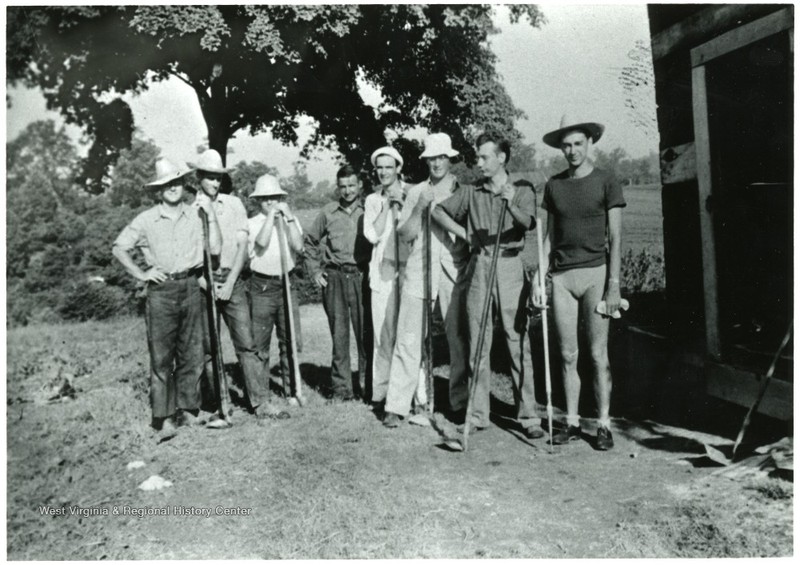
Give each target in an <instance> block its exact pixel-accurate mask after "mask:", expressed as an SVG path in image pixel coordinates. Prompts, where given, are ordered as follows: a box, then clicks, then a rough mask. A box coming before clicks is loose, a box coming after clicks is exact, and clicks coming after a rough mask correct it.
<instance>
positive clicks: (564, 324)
mask: <svg viewBox="0 0 800 565" xmlns="http://www.w3.org/2000/svg"><path fill="white" fill-rule="evenodd" d="M604 129H605V128H604V126H603V125H602V124H599V123H597V122H593V121H590V120H580V119H574V118H572V117H570V116H566V115H565V116H564V117H563V118H562V119H561V125H560V127H559V128H558V129H556V130H554V131H551V132H550V133H548V134H547V135H545V136H544V142H545V143H546V144H547V145H549V146H550V147H553V148H555V149H559V150H560V151H561V153H562V154H563V155H564V158H565V159H566V161H567V169H566V170H565V171H563V172H562V173H559V174H557V175H555V176H553V177H552V178H551V179H550V180H549V181H548V182H547V185H546V186H545V192H544V198H543V200H542V208H544V209H545V210H546V211H547V230H546V232H545V239H544V251H545V257H548V256H549V257H550V264H549V272H550V276H551V280H552V286H553V315H554V318H555V324H556V331H557V334H558V341H559V349H560V352H561V374H562V378H563V381H564V392H565V396H566V403H567V425H566V427H565V428H563V429H561V430H558V431H557V432H555V433H554V434H553V437H552V441H553V443H556V444H560V443H567V442H569V441H572V440H575V439H578V438H580V437H581V428H580V418H579V416H578V401H579V399H580V392H581V379H580V376H579V375H578V343H579V339H578V327H579V324H578V320H579V318H581V319H582V320H583V324H582V326H581V327H583V328H584V331H585V334H586V335H585V337H586V343H588V345H589V350H590V353H591V360H592V369H593V373H594V374H593V377H594V388H595V397H596V398H597V404H598V406H597V409H598V414H599V419H598V424H599V425H598V429H597V438H596V447H597V449H599V450H607V449H611V448H612V447H613V446H614V440H613V436H612V434H611V420H610V417H609V408H610V404H611V369H610V367H609V363H608V323H609V317H610V316H616V315H618V314H617V311H618V310H619V306H620V285H619V273H620V245H621V236H622V208H624V207H625V198H624V197H623V195H622V187H621V186H620V184H619V182H617V180H616V179H615V178H614V176H613V174H611V173H610V172H608V171H603V170H601V169H598V168H597V167H595V166H594V164H593V163H592V161H591V159H590V158H589V152H590V151H591V149H592V146H593V145H594V144H595V143H596V142H597V141H599V140H600V138H601V137H602V135H603V131H604ZM539 268H542V269H545V268H548V265H540V266H539ZM534 288H535V292H534V304H535V305H536V306H537V307H540V308H541V307H545V302H546V297H544V296H542V295H541V292H540V289H539V288H538V287H537V286H536V285H534ZM603 301H605V304H603V305H601V302H603ZM602 306H605V309H603V308H602ZM598 310H599V311H598ZM600 312H604V313H600Z"/></svg>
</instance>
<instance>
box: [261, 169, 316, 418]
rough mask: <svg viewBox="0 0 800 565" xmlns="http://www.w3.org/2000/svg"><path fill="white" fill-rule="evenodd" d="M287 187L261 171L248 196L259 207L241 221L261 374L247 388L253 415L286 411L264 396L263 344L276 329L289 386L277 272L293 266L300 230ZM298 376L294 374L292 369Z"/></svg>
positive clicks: (273, 415)
mask: <svg viewBox="0 0 800 565" xmlns="http://www.w3.org/2000/svg"><path fill="white" fill-rule="evenodd" d="M286 196H287V193H286V191H285V190H283V189H282V188H281V187H280V184H279V182H278V179H277V178H276V177H274V176H273V175H262V176H260V177H259V178H258V180H256V186H255V189H254V190H253V192H252V193H251V194H250V198H252V199H253V200H255V201H256V202H258V204H259V207H260V209H261V210H260V212H259V213H258V214H256V215H255V216H253V217H252V218H250V219H249V220H248V222H247V231H248V252H249V256H250V273H251V274H250V300H251V307H250V308H251V309H250V315H251V317H252V319H253V337H254V339H255V345H256V349H257V350H258V351H259V355H260V357H261V359H263V363H264V365H263V377H262V379H261V380H260V381H259V382H258V386H254V387H253V390H252V391H248V394H250V404H251V405H252V406H253V407H254V409H255V413H256V417H258V418H279V419H284V418H288V417H289V413H288V412H285V411H283V410H280V409H279V408H278V407H277V406H275V405H274V404H272V403H271V402H270V389H269V347H270V341H271V340H272V329H273V328H275V329H276V330H277V333H278V349H279V352H280V368H281V374H282V376H283V383H284V394H285V395H286V396H287V397H288V396H290V394H291V391H290V390H289V386H288V383H289V375H290V373H289V347H290V341H289V340H290V336H289V333H288V332H289V322H288V320H287V316H286V306H285V296H284V293H283V275H284V274H288V272H291V270H292V269H294V266H295V264H296V262H297V255H298V254H300V253H302V252H303V230H302V228H301V227H300V222H298V221H297V218H296V217H295V216H294V214H293V213H292V211H291V209H290V208H289V204H287V203H286ZM278 222H285V223H284V226H285V227H286V229H285V230H284V233H285V234H286V247H287V248H288V249H287V248H283V249H281V242H280V238H279V237H278V230H277V228H276V225H277V223H278ZM282 253H286V254H287V257H286V263H287V269H288V272H287V273H284V270H283V265H282V264H281V254H282ZM297 377H298V378H299V375H297Z"/></svg>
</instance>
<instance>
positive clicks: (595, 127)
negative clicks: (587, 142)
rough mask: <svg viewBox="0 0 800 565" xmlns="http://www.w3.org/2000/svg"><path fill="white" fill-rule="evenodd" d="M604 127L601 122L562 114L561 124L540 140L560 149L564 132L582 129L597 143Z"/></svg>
mask: <svg viewBox="0 0 800 565" xmlns="http://www.w3.org/2000/svg"><path fill="white" fill-rule="evenodd" d="M605 129H606V127H605V126H604V125H603V124H599V123H597V122H590V121H586V120H579V119H575V117H574V116H570V115H569V114H564V115H563V116H561V125H560V126H559V128H558V129H557V130H555V131H551V132H550V133H548V134H546V135H545V136H544V137H543V138H542V141H544V142H545V143H546V144H547V145H549V146H550V147H555V148H556V149H560V148H561V139H562V138H563V137H564V134H565V133H567V132H569V131H574V130H583V131H585V132H586V133H587V134H588V135H589V137H591V138H592V142H594V143H597V141H598V140H599V139H600V138H601V137H602V136H603V132H604V131H605Z"/></svg>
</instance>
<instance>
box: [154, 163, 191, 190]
mask: <svg viewBox="0 0 800 565" xmlns="http://www.w3.org/2000/svg"><path fill="white" fill-rule="evenodd" d="M191 172H192V169H190V168H189V167H187V166H186V165H185V164H183V165H182V166H178V165H176V164H175V163H173V162H172V161H170V160H169V159H167V158H164V157H162V158H161V159H159V160H158V161H156V180H154V181H152V182H148V183H147V184H145V186H152V187H161V186H164V185H165V184H169V183H171V182H172V181H174V180H176V179H179V178H181V177H183V176H186V175H188V174H189V173H191Z"/></svg>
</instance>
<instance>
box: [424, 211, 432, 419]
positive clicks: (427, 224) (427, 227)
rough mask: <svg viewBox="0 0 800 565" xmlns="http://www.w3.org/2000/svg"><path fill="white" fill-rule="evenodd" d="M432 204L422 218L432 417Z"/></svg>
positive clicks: (426, 374)
mask: <svg viewBox="0 0 800 565" xmlns="http://www.w3.org/2000/svg"><path fill="white" fill-rule="evenodd" d="M432 213H433V203H430V204H428V208H427V210H425V215H424V216H423V226H422V227H423V232H422V233H423V237H424V238H425V239H424V241H425V249H424V252H425V300H424V302H425V376H426V379H425V388H426V389H427V396H428V415H429V416H431V417H433V410H434V405H433V402H434V398H433V397H434V395H435V391H434V386H433V288H432V287H433V280H432V271H431V237H432V235H433V234H432V233H431V214H432Z"/></svg>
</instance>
